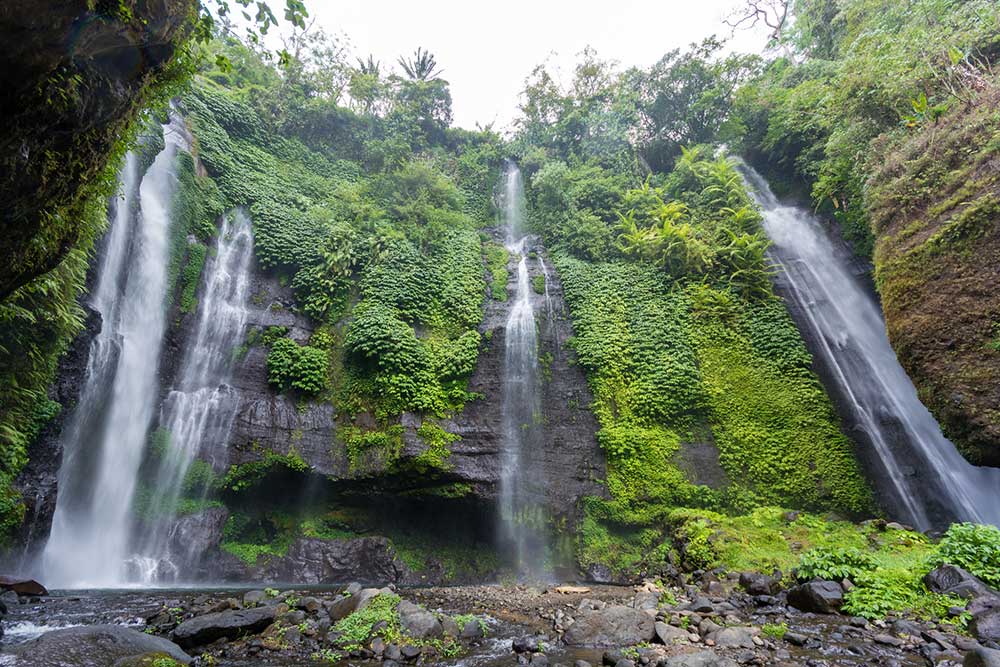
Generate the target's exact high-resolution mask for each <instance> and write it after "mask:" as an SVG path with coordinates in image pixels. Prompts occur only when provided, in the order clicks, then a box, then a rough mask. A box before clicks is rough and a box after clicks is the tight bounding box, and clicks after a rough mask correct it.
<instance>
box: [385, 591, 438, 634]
mask: <svg viewBox="0 0 1000 667" xmlns="http://www.w3.org/2000/svg"><path fill="white" fill-rule="evenodd" d="M396 611H397V612H398V613H399V624H400V626H401V627H402V628H403V632H405V633H406V635H407V636H409V637H413V638H414V639H428V638H435V637H440V636H441V635H442V634H444V629H443V628H442V626H441V622H440V621H439V620H437V617H436V616H434V614H432V613H431V612H429V611H427V610H426V609H424V608H423V607H420V606H418V605H415V604H413V603H412V602H410V601H409V600H401V601H400V603H399V605H398V606H397V607H396Z"/></svg>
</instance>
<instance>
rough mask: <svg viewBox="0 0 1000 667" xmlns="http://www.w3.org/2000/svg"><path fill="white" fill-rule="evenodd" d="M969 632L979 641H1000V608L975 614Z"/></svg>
mask: <svg viewBox="0 0 1000 667" xmlns="http://www.w3.org/2000/svg"><path fill="white" fill-rule="evenodd" d="M969 632H971V633H972V636H974V637H975V638H976V639H978V640H979V641H1000V607H991V608H988V609H984V610H982V611H979V612H975V613H973V615H972V620H971V621H969Z"/></svg>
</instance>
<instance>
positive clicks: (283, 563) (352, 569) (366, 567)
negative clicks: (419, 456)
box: [214, 445, 412, 584]
mask: <svg viewBox="0 0 1000 667" xmlns="http://www.w3.org/2000/svg"><path fill="white" fill-rule="evenodd" d="M327 447H329V445H327ZM214 569H215V570H219V571H218V575H219V576H221V577H223V578H225V579H230V580H243V581H247V580H249V581H255V580H256V581H260V580H263V581H298V582H302V583H303V584H328V583H331V582H338V581H350V580H351V579H356V578H362V577H363V578H366V579H368V580H372V581H387V582H395V583H399V582H402V581H403V580H405V579H406V578H407V577H410V576H412V572H411V571H410V569H409V568H408V567H407V566H406V565H405V564H404V563H403V562H402V561H401V560H399V558H397V557H396V551H395V549H393V547H392V542H390V541H389V539H388V538H385V537H360V538H356V539H343V540H323V539H319V538H315V537H300V538H298V539H296V540H295V541H294V542H292V543H291V544H290V545H289V547H288V551H287V552H286V554H285V555H284V556H281V557H272V558H268V559H266V560H265V559H262V560H261V561H260V562H259V563H257V564H254V565H247V564H245V563H244V562H243V561H241V560H240V559H238V558H222V557H220V558H219V563H218V564H217V565H215V566H214Z"/></svg>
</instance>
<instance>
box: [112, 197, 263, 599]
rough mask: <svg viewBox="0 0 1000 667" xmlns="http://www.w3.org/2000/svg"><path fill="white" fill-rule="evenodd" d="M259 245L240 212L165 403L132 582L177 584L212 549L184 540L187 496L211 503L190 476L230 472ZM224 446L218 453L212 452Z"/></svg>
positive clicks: (224, 234) (212, 267) (222, 242)
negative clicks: (181, 505) (237, 356)
mask: <svg viewBox="0 0 1000 667" xmlns="http://www.w3.org/2000/svg"><path fill="white" fill-rule="evenodd" d="M252 256H253V237H252V233H251V225H250V218H249V217H247V215H246V213H245V212H244V211H243V210H242V209H240V210H237V211H235V212H232V213H230V214H228V215H226V216H224V218H223V222H222V227H221V230H220V232H219V236H218V239H217V241H216V246H215V254H214V257H213V258H212V259H211V260H210V261H209V263H208V264H207V265H206V267H205V278H204V281H203V285H202V287H201V291H200V292H199V294H201V299H200V300H199V302H198V310H197V314H196V318H197V319H196V321H197V324H196V328H195V330H194V331H193V334H192V336H191V338H190V339H189V341H188V343H187V344H186V345H185V350H184V357H183V361H182V362H181V366H180V372H179V374H178V376H177V381H176V382H175V388H173V389H172V390H171V391H170V392H169V393H168V394H167V397H166V399H165V400H164V403H163V406H162V408H161V411H160V419H159V424H160V425H161V427H162V428H163V429H164V433H165V434H166V436H167V439H168V442H166V443H165V447H164V451H161V452H159V453H158V456H159V464H158V466H157V470H156V473H155V477H154V478H153V481H152V486H151V489H152V491H151V493H152V495H151V498H150V500H149V502H148V507H149V508H151V509H152V510H153V511H155V512H156V516H155V517H149V518H147V521H146V526H145V527H144V528H145V529H144V531H143V533H144V534H141V535H139V536H137V537H138V539H137V543H138V545H139V546H138V551H137V555H136V556H135V557H134V558H133V559H132V564H133V566H134V572H133V573H132V576H133V577H134V578H135V579H136V580H137V581H139V582H141V583H146V584H148V583H156V582H164V581H176V580H177V579H178V578H180V577H179V572H181V571H182V569H183V568H184V567H185V566H190V565H192V564H193V563H194V562H195V561H196V560H197V556H198V555H199V553H200V551H201V549H202V548H203V546H204V545H201V544H196V543H193V542H192V541H186V543H185V540H183V539H178V538H179V537H181V536H178V535H176V534H175V532H176V531H177V530H178V526H177V524H176V523H175V521H174V520H175V518H176V515H177V509H178V502H179V500H180V498H181V497H182V495H187V496H191V495H194V496H196V497H200V498H204V495H205V493H206V492H207V489H206V488H204V487H203V480H200V479H194V480H188V479H187V474H188V472H189V471H190V470H191V465H192V463H193V462H194V460H195V457H197V456H198V455H199V454H202V455H204V456H206V457H207V458H208V463H209V464H210V465H211V466H212V468H213V469H214V470H220V469H221V468H223V467H224V466H225V464H226V460H225V454H226V450H225V447H224V445H225V443H227V442H228V440H229V433H230V430H231V428H232V425H233V419H234V417H235V416H236V408H237V404H238V399H239V396H238V394H237V392H236V390H235V389H233V388H232V387H231V386H230V385H229V383H230V382H231V381H232V370H233V351H234V350H235V349H236V348H237V347H238V346H239V345H240V343H242V342H243V338H244V329H245V328H246V321H247V313H248V310H247V295H248V293H249V291H250V266H251V258H252ZM219 444H221V445H223V447H221V448H217V449H216V450H213V448H212V445H219Z"/></svg>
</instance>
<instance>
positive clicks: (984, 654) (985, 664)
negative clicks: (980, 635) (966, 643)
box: [962, 647, 1000, 667]
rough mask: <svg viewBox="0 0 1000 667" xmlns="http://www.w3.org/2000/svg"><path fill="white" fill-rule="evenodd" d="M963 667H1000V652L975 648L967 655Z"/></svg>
mask: <svg viewBox="0 0 1000 667" xmlns="http://www.w3.org/2000/svg"><path fill="white" fill-rule="evenodd" d="M962 667H1000V651H997V650H994V649H991V648H982V647H979V648H975V649H973V650H971V651H969V652H968V653H966V654H965V659H964V660H963V661H962Z"/></svg>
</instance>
